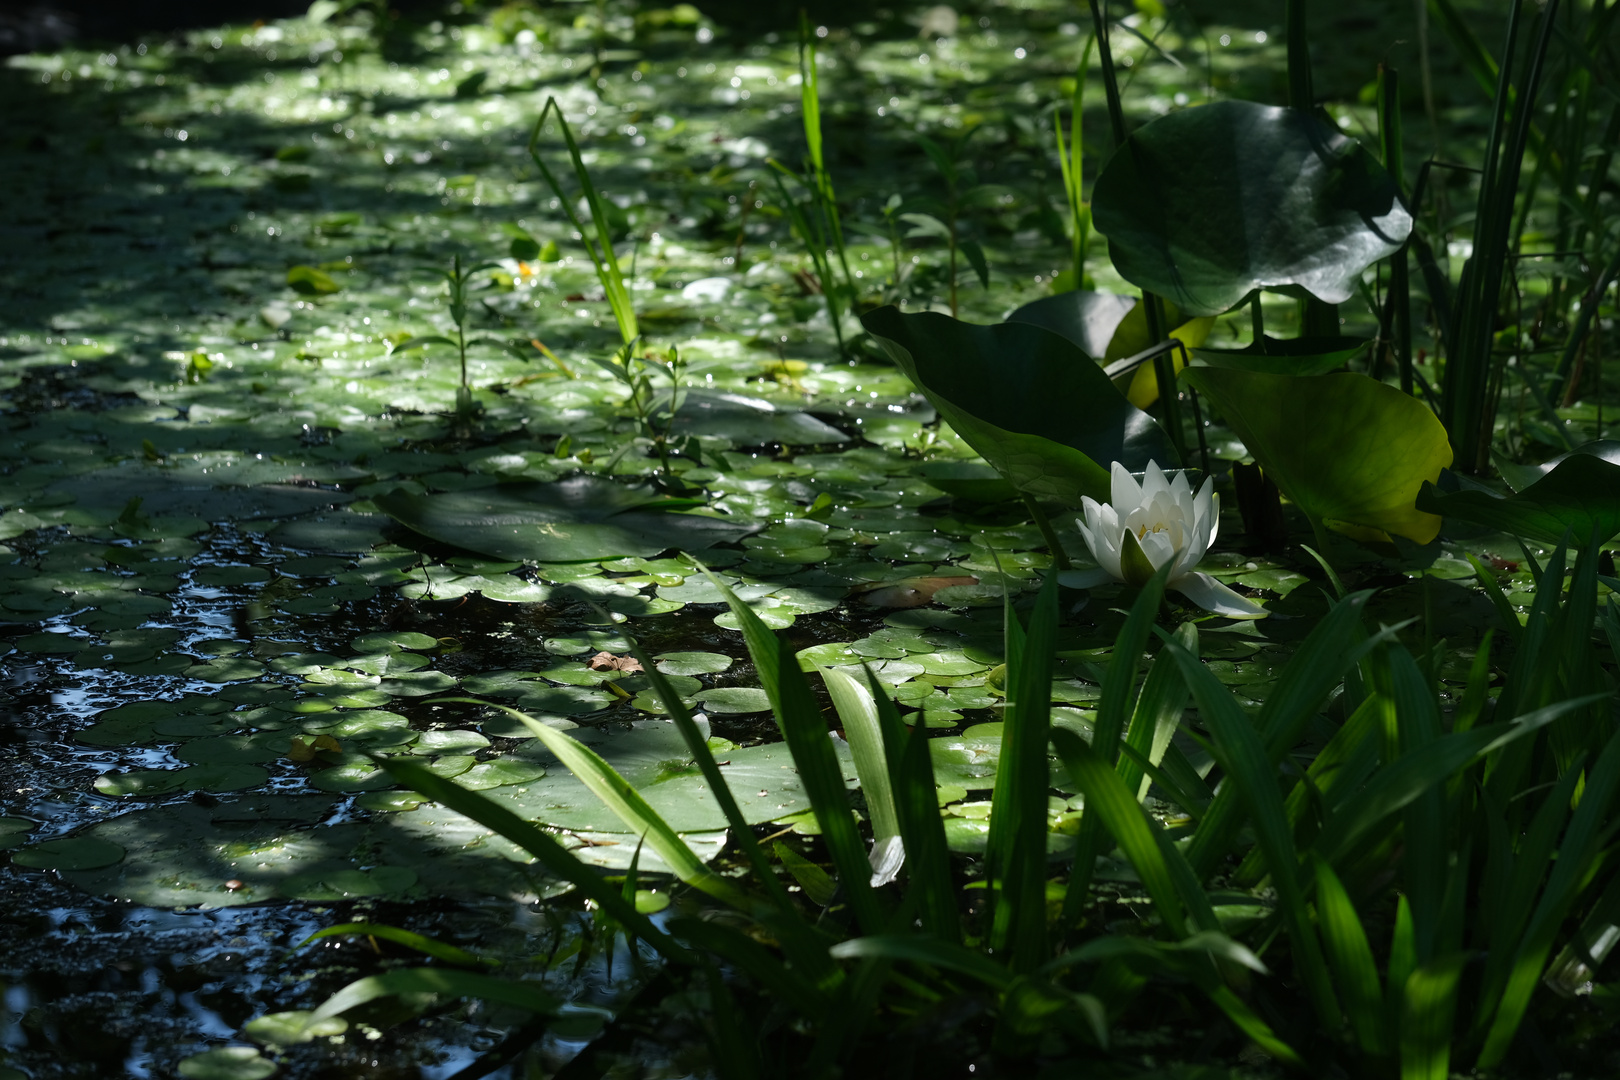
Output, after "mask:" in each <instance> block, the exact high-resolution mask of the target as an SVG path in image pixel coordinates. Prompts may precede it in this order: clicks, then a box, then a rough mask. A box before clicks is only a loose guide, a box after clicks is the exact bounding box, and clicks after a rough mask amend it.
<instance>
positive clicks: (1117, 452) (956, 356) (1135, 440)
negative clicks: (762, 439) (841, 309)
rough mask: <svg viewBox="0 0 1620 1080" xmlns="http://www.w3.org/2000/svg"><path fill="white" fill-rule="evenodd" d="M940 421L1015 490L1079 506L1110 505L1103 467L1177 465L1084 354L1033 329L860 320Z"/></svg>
mask: <svg viewBox="0 0 1620 1080" xmlns="http://www.w3.org/2000/svg"><path fill="white" fill-rule="evenodd" d="M861 321H862V323H863V324H864V325H865V326H866V328H867V330H869V331H871V333H872V334H873V335H874V336H875V337H876V338H877V340H878V342H879V344H881V345H882V346H883V349H884V351H885V352H886V353H888V355H889V356H890V357H891V358H892V359H893V360H894V362H895V364H896V365H897V366H898V367H899V368H900V369H901V370H902V371H904V372H905V373H906V375H907V376H909V377H910V378H911V380H912V382H914V383H916V384H917V387H918V389H920V390H921V391H922V392H923V393H924V394H925V395H926V396H927V397H928V400H929V401H931V402H932V403H933V405H934V407H935V408H936V409H938V410H939V413H940V415H941V416H943V417H944V418H945V420H946V421H947V422H948V423H949V424H950V425H951V427H952V428H954V429H955V430H956V432H957V433H958V434H959V435H961V436H962V438H963V439H965V440H966V441H967V443H968V445H970V446H972V447H973V449H975V450H977V451H978V452H979V454H980V455H981V456H982V457H983V458H984V459H985V460H986V461H988V462H989V463H990V464H991V465H994V466H995V467H996V469H997V470H998V471H999V472H1000V473H1001V474H1002V476H1004V477H1006V478H1007V480H1009V481H1010V482H1011V483H1012V484H1013V485H1014V486H1015V487H1017V488H1018V489H1019V491H1021V492H1023V493H1024V494H1027V495H1031V496H1034V497H1036V498H1043V499H1055V500H1057V501H1058V502H1062V503H1065V504H1068V505H1070V506H1076V507H1077V506H1079V505H1080V499H1081V496H1083V495H1090V496H1091V497H1092V498H1094V499H1099V500H1106V499H1107V498H1108V495H1109V479H1108V468H1109V465H1110V464H1111V463H1113V462H1115V461H1123V462H1124V463H1125V465H1126V467H1128V468H1130V469H1132V470H1134V471H1138V472H1139V471H1141V470H1143V469H1146V468H1147V464H1148V462H1149V461H1157V462H1158V463H1159V464H1161V465H1165V464H1171V463H1176V461H1177V458H1176V456H1175V451H1174V450H1173V449H1172V448H1171V446H1170V442H1169V439H1168V438H1166V436H1165V434H1164V431H1163V429H1162V428H1160V427H1159V425H1158V424H1157V423H1156V422H1155V421H1154V420H1153V418H1152V417H1150V416H1149V415H1148V414H1147V413H1145V412H1143V411H1142V410H1140V409H1138V408H1136V407H1135V406H1134V405H1132V404H1131V403H1130V402H1128V401H1126V400H1125V395H1123V394H1121V393H1120V392H1119V390H1118V389H1116V388H1115V387H1114V384H1113V383H1112V382H1110V381H1109V380H1108V376H1106V375H1104V374H1103V371H1102V368H1101V367H1099V366H1098V365H1097V363H1096V361H1095V360H1093V359H1092V358H1091V357H1090V356H1088V355H1087V354H1086V353H1084V352H1082V351H1081V350H1080V349H1079V348H1077V347H1076V346H1075V345H1074V344H1073V343H1072V342H1070V341H1068V340H1066V339H1064V338H1063V337H1061V336H1059V335H1057V334H1055V333H1053V332H1051V331H1050V330H1045V329H1042V328H1041V327H1039V326H1035V325H1033V324H1030V323H1016V322H1009V323H1001V324H999V325H996V326H975V325H973V324H971V323H964V322H959V321H957V320H956V319H952V318H950V317H949V316H947V315H941V314H938V313H935V312H921V313H918V314H912V315H903V314H901V313H900V311H899V310H898V309H896V308H893V307H883V308H879V309H878V310H876V311H873V312H869V313H868V314H866V315H864V316H862V319H861Z"/></svg>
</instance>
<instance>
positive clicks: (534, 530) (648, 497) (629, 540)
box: [373, 476, 759, 562]
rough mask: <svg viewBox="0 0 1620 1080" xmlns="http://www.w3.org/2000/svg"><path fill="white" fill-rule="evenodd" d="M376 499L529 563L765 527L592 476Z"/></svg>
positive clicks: (455, 539)
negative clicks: (699, 511) (693, 509)
mask: <svg viewBox="0 0 1620 1080" xmlns="http://www.w3.org/2000/svg"><path fill="white" fill-rule="evenodd" d="M373 501H374V502H375V503H376V504H377V508H378V509H380V510H382V511H383V512H384V513H386V514H388V515H389V516H391V517H393V518H394V519H395V520H397V521H399V522H400V523H401V524H402V525H405V526H407V527H408V528H411V529H414V530H416V531H417V532H419V533H422V534H423V535H424V536H428V537H432V538H433V539H435V540H439V541H441V542H443V543H447V544H454V545H455V546H457V547H461V548H465V549H467V550H469V551H477V552H479V553H481V554H485V555H493V556H496V557H497V558H505V559H519V560H525V561H529V562H578V561H583V560H595V559H605V558H611V557H614V556H626V555H639V556H650V555H656V554H658V553H659V552H661V551H668V550H670V549H676V550H680V551H702V550H704V549H705V548H709V547H711V546H713V545H715V544H722V543H734V542H735V541H737V540H740V539H742V538H743V537H744V536H746V535H748V534H749V533H751V532H753V531H755V529H757V528H758V527H759V526H758V524H757V523H755V522H752V521H743V522H739V521H736V520H732V519H727V518H722V517H714V516H710V515H706V514H696V513H686V512H682V511H683V510H684V509H686V508H688V507H689V506H690V504H689V503H686V502H683V501H681V500H670V499H663V498H660V497H658V496H657V495H656V494H655V493H654V492H653V491H652V490H651V489H650V488H630V487H625V486H623V485H620V484H615V483H612V482H610V481H606V480H599V479H597V478H595V477H591V476H576V477H572V478H570V479H568V480H559V481H556V482H555V483H549V484H503V485H499V486H497V487H492V488H481V489H478V490H475V491H456V492H446V493H445V494H442V495H406V494H401V493H398V492H396V493H392V494H388V495H379V496H377V497H376V498H375V499H374V500H373Z"/></svg>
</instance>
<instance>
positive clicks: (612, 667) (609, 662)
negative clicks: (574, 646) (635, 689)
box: [586, 652, 641, 672]
mask: <svg viewBox="0 0 1620 1080" xmlns="http://www.w3.org/2000/svg"><path fill="white" fill-rule="evenodd" d="M586 663H587V665H588V666H589V667H590V669H591V670H592V671H627V672H633V671H640V670H641V661H640V660H637V659H636V658H635V657H633V656H614V655H613V654H612V653H610V652H599V653H597V654H596V655H595V656H593V657H591V658H590V659H589V660H588V661H586Z"/></svg>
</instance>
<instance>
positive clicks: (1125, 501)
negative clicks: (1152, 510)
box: [1108, 461, 1142, 510]
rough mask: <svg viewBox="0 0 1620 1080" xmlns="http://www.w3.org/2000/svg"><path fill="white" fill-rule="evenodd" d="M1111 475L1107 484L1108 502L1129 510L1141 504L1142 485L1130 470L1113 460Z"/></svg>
mask: <svg viewBox="0 0 1620 1080" xmlns="http://www.w3.org/2000/svg"><path fill="white" fill-rule="evenodd" d="M1111 473H1112V476H1111V480H1110V483H1109V486H1108V502H1109V504H1110V505H1112V506H1115V507H1118V508H1119V509H1121V510H1129V509H1132V508H1134V507H1138V506H1141V505H1142V485H1140V484H1138V483H1137V482H1136V480H1135V478H1134V477H1132V476H1131V473H1130V470H1129V469H1127V468H1125V466H1124V465H1122V464H1120V463H1119V462H1117V461H1116V462H1114V466H1113V469H1112V470H1111Z"/></svg>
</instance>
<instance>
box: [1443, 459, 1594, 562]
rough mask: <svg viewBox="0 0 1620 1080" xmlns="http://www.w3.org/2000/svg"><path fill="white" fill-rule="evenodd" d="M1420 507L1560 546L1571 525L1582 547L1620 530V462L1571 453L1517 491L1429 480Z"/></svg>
mask: <svg viewBox="0 0 1620 1080" xmlns="http://www.w3.org/2000/svg"><path fill="white" fill-rule="evenodd" d="M1418 505H1419V506H1420V507H1422V508H1423V509H1425V510H1427V511H1428V512H1430V513H1434V514H1442V515H1444V516H1446V517H1448V518H1456V519H1457V520H1460V521H1467V522H1471V523H1472V524H1475V525H1483V526H1485V527H1486V528H1489V529H1497V530H1500V531H1502V532H1506V533H1513V534H1515V535H1518V536H1523V537H1526V538H1527V539H1531V540H1539V541H1541V542H1542V543H1544V544H1556V543H1558V542H1559V541H1561V540H1562V539H1563V537H1564V531H1565V530H1566V529H1567V530H1569V533H1570V535H1571V537H1572V539H1573V542H1574V543H1575V544H1577V545H1580V544H1585V543H1586V542H1587V539H1588V538H1589V537H1591V538H1595V539H1596V540H1597V542H1598V543H1603V542H1605V541H1607V540H1610V539H1612V538H1613V537H1614V535H1615V534H1616V533H1620V464H1616V463H1615V462H1613V461H1610V460H1608V459H1607V458H1606V457H1600V456H1598V455H1596V454H1590V453H1587V454H1582V453H1575V454H1570V455H1568V456H1567V457H1565V458H1564V459H1563V460H1562V461H1560V462H1559V463H1558V464H1557V465H1555V466H1554V467H1553V469H1552V470H1551V471H1550V472H1548V473H1547V474H1546V475H1545V476H1543V477H1542V478H1541V479H1540V480H1537V481H1535V482H1534V483H1532V484H1530V485H1529V486H1527V487H1525V488H1524V489H1522V490H1521V491H1519V492H1517V493H1516V494H1512V495H1508V496H1506V497H1503V496H1499V495H1495V494H1493V493H1489V492H1485V491H1479V490H1465V491H1441V490H1440V489H1439V488H1438V487H1436V486H1434V485H1433V484H1425V485H1424V486H1423V492H1422V494H1420V495H1419V496H1418Z"/></svg>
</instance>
